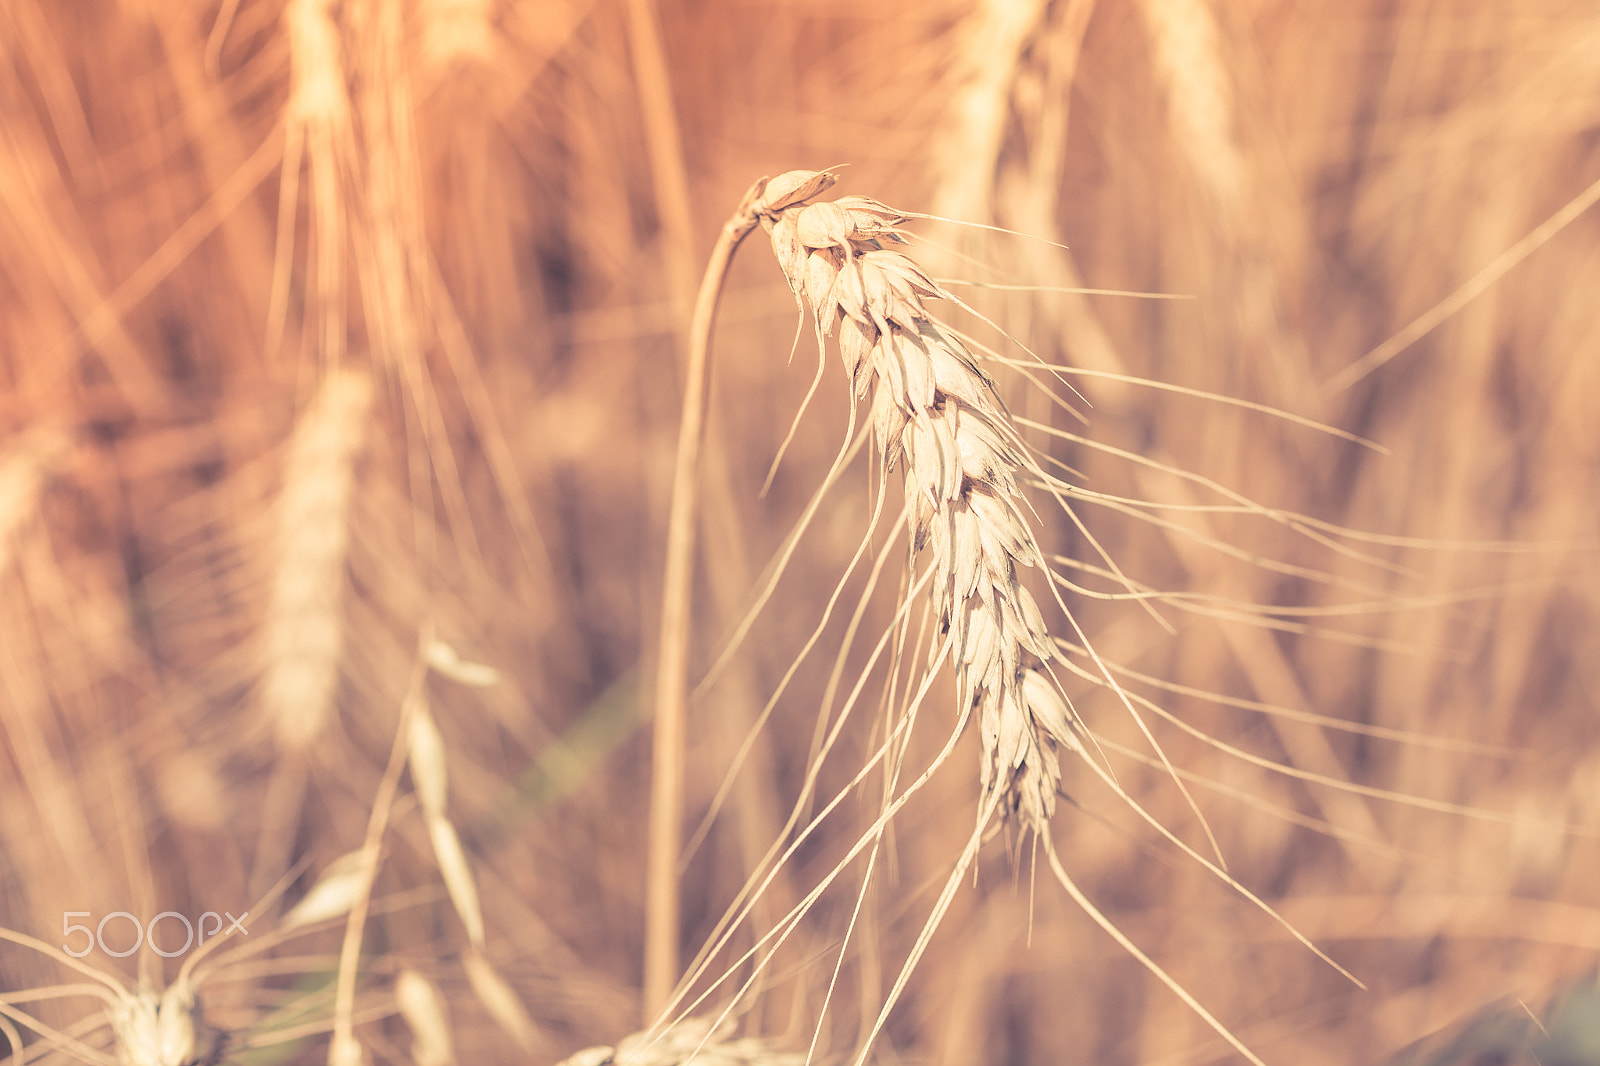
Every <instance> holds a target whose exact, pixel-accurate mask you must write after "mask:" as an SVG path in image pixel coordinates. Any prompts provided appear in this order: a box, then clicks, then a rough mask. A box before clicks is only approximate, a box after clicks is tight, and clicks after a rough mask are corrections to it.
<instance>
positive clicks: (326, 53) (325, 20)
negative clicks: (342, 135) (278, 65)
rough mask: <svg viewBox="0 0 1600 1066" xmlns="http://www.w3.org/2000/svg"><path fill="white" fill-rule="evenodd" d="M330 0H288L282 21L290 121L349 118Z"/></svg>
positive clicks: (338, 122) (340, 122)
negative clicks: (285, 34) (286, 39)
mask: <svg viewBox="0 0 1600 1066" xmlns="http://www.w3.org/2000/svg"><path fill="white" fill-rule="evenodd" d="M332 11H333V0H290V4H289V6H288V7H287V8H286V9H284V13H283V21H284V24H285V26H286V28H287V30H288V35H289V66H290V76H289V110H288V117H289V120H290V121H291V122H297V123H326V124H328V125H329V126H332V127H335V128H340V127H345V126H348V125H349V122H350V97H349V96H348V94H347V93H346V92H345V86H344V65H343V64H342V63H341V62H340V59H339V27H338V26H337V25H336V24H335V23H334V21H333V14H332Z"/></svg>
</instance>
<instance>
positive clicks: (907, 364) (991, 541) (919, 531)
mask: <svg viewBox="0 0 1600 1066" xmlns="http://www.w3.org/2000/svg"><path fill="white" fill-rule="evenodd" d="M832 184H833V177H832V175H829V174H819V173H816V172H812V171H793V172H791V173H788V174H783V175H780V176H779V177H777V178H774V179H772V180H771V181H770V182H768V183H767V185H766V188H765V191H764V195H763V197H762V202H761V203H760V204H759V205H758V206H757V213H758V216H759V218H760V220H761V223H762V225H763V226H764V227H765V228H766V230H767V231H768V233H769V234H770V235H771V237H772V247H773V251H774V252H775V253H776V255H777V257H778V263H779V265H780V266H781V267H782V269H783V273H784V276H785V277H786V278H787V279H788V282H789V287H790V289H791V290H792V291H793V292H794V294H795V299H796V301H800V300H801V299H802V298H803V299H804V301H805V302H806V303H808V304H809V305H810V307H811V310H812V313H813V314H814V316H815V321H816V328H817V331H818V333H819V335H820V336H819V339H825V338H826V337H828V336H832V335H833V334H834V333H837V334H838V345H839V353H840V355H841V356H842V357H843V360H844V364H845V370H846V372H847V373H848V374H849V376H850V403H851V422H852V426H853V425H854V423H855V421H856V417H857V415H858V414H859V408H860V405H861V404H863V403H865V404H867V405H868V416H867V417H868V418H870V420H871V424H872V433H873V440H874V444H875V446H876V448H877V452H878V457H879V462H880V465H881V467H882V470H883V472H884V473H886V474H887V473H890V472H892V471H894V470H895V469H896V468H897V467H903V469H904V476H905V495H906V507H907V510H908V513H909V516H910V519H911V539H912V547H913V550H914V551H923V550H926V551H927V552H928V553H929V555H930V557H931V566H932V572H933V579H932V581H931V582H930V583H929V586H928V587H929V597H930V602H931V606H932V609H933V612H934V615H935V617H936V619H937V620H938V623H939V628H940V631H941V633H948V634H950V638H951V639H950V640H949V641H948V646H949V648H950V649H951V651H950V655H951V657H952V659H953V663H954V666H955V669H956V683H957V692H958V696H959V699H960V701H961V709H962V710H963V711H970V712H971V713H972V714H973V716H974V717H975V718H976V719H977V720H978V724H979V729H980V731H981V734H982V741H983V743H982V749H983V750H982V755H981V762H980V764H979V776H980V782H981V787H982V792H983V802H982V803H981V804H980V809H981V810H988V809H990V806H991V805H990V803H989V800H990V798H991V797H997V798H998V810H999V811H1000V812H1001V815H1002V817H1005V818H1007V819H1012V818H1015V819H1017V820H1019V821H1020V822H1021V824H1022V826H1023V828H1024V829H1027V830H1034V831H1042V830H1043V829H1044V828H1045V826H1046V825H1047V824H1048V822H1049V820H1050V816H1051V814H1053V813H1054V811H1055V801H1056V793H1057V789H1058V786H1059V784H1060V780H1061V767H1060V762H1059V757H1058V755H1057V751H1058V750H1059V749H1061V748H1066V749H1068V750H1070V751H1075V752H1079V753H1082V752H1083V751H1084V747H1083V744H1082V741H1081V739H1080V736H1079V726H1078V723H1077V717H1076V714H1075V713H1074V712H1073V710H1072V708H1071V706H1070V705H1069V703H1068V702H1067V700H1066V698H1065V696H1064V695H1063V694H1062V693H1061V691H1060V689H1059V687H1058V685H1057V684H1056V682H1055V680H1054V679H1053V678H1052V677H1051V676H1050V674H1049V663H1050V662H1051V661H1052V659H1053V658H1054V655H1055V652H1054V647H1053V645H1052V642H1051V638H1050V633H1049V629H1048V627H1047V626H1046V625H1045V622H1044V617H1043V615H1042V614H1041V613H1040V611H1039V607H1038V604H1037V603H1035V601H1034V598H1033V596H1032V595H1031V594H1030V593H1029V592H1028V590H1027V589H1026V588H1025V587H1023V585H1022V583H1021V581H1020V580H1019V577H1018V575H1019V572H1020V571H1021V570H1023V569H1024V568H1026V567H1034V566H1037V567H1039V568H1040V569H1041V570H1042V569H1044V568H1045V565H1046V564H1045V559H1044V556H1043V553H1042V552H1041V550H1040V548H1039V545H1038V542H1037V541H1036V540H1035V539H1034V536H1033V533H1032V530H1031V529H1030V526H1029V522H1028V510H1027V504H1026V502H1025V501H1024V499H1023V497H1022V494H1021V489H1020V485H1019V481H1020V480H1021V479H1023V478H1025V477H1026V476H1027V473H1028V471H1029V470H1030V469H1031V467H1030V465H1029V463H1028V462H1027V460H1026V458H1025V454H1024V453H1025V446H1024V445H1023V443H1022V441H1021V438H1020V437H1019V436H1018V434H1017V431H1016V429H1015V428H1014V427H1013V425H1012V423H1011V419H1010V417H1009V415H1008V414H1007V413H1006V410H1005V407H1004V405H1003V404H1002V403H1001V401H1000V398H999V396H998V395H997V394H996V392H995V388H994V382H993V381H992V380H991V379H990V378H989V376H988V375H987V374H985V373H984V372H983V370H981V369H980V368H979V367H978V365H977V362H976V360H975V359H974V357H973V355H972V353H971V352H969V351H968V350H967V348H966V346H965V345H963V344H962V343H961V341H960V340H959V339H957V337H956V336H955V335H954V334H952V333H951V332H950V331H949V330H947V329H945V328H944V327H943V326H942V325H940V324H939V323H938V322H937V321H936V320H935V319H934V318H933V316H932V315H930V314H929V313H928V310H927V307H926V304H925V301H927V300H929V299H936V298H941V297H943V296H944V295H945V293H944V291H943V289H941V288H940V286H939V285H938V284H937V283H936V282H934V281H933V279H931V278H930V277H928V275H927V274H925V273H923V271H922V269H921V268H920V267H918V266H917V265H916V263H914V262H913V261H912V260H911V259H910V258H909V257H907V256H906V255H904V254H902V253H901V252H899V251H896V250H895V249H894V248H893V247H891V246H893V245H897V244H901V243H904V238H903V237H902V236H901V235H900V233H899V232H898V230H897V229H896V227H897V226H898V225H899V224H900V223H902V222H904V221H906V216H904V215H902V214H900V213H899V212H897V211H895V210H893V209H892V208H889V207H886V206H885V205H883V204H881V203H879V202H878V201H876V200H873V199H870V198H868V197H865V196H845V197H841V198H839V199H838V200H834V201H831V202H821V203H818V202H811V200H812V198H813V197H815V196H816V195H817V194H819V193H821V192H822V191H824V190H825V189H827V188H828V187H829V186H830V185H832ZM937 665H938V664H937V663H932V664H930V668H933V667H936V666H937Z"/></svg>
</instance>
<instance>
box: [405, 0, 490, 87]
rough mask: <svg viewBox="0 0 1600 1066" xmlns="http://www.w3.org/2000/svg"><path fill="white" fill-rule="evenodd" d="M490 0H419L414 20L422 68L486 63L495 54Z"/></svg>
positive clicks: (485, 64) (439, 68)
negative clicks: (418, 30) (415, 21)
mask: <svg viewBox="0 0 1600 1066" xmlns="http://www.w3.org/2000/svg"><path fill="white" fill-rule="evenodd" d="M491 7H492V5H491V3H490V0H421V2H420V3H419V4H418V5H417V22H418V23H419V26H420V30H421V39H422V61H423V64H424V66H425V67H427V68H428V69H430V70H435V71H445V70H448V69H449V68H450V67H452V66H455V65H457V64H478V65H484V66H487V65H488V64H490V63H491V62H493V60H494V57H495V33H494V27H493V26H492V25H491V24H490V22H489V14H490V9H491Z"/></svg>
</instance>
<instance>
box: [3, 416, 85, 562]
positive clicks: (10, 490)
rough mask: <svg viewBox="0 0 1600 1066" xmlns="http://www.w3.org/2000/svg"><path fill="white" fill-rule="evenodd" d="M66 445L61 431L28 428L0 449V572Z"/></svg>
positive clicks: (33, 514)
mask: <svg viewBox="0 0 1600 1066" xmlns="http://www.w3.org/2000/svg"><path fill="white" fill-rule="evenodd" d="M70 445H71V440H70V439H69V438H68V437H66V436H65V435H63V434H60V433H56V432H53V431H48V430H32V431H30V432H27V433H21V434H18V435H16V436H14V437H12V438H11V439H10V440H8V441H7V442H6V444H5V446H4V447H3V448H0V571H4V570H5V569H6V567H7V566H9V565H10V563H11V559H12V557H13V556H14V554H15V551H16V542H17V537H18V536H19V535H20V534H21V532H22V529H23V527H24V526H25V525H26V524H27V523H28V522H29V521H30V520H32V519H33V517H34V516H35V515H37V514H38V510H39V497H40V494H41V493H42V492H43V489H44V485H45V481H46V479H47V478H48V477H49V476H50V474H51V473H52V472H53V470H54V469H55V467H56V466H57V465H58V464H59V463H60V461H61V459H62V457H63V456H64V455H65V453H66V451H67V449H68V448H69V447H70Z"/></svg>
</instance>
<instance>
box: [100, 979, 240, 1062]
mask: <svg viewBox="0 0 1600 1066" xmlns="http://www.w3.org/2000/svg"><path fill="white" fill-rule="evenodd" d="M108 1014H109V1018H110V1022H111V1032H112V1035H113V1037H115V1039H116V1045H117V1061H118V1062H119V1063H121V1066H187V1064H189V1063H193V1062H195V1061H197V1058H209V1057H210V1051H209V1050H208V1049H207V1047H206V1045H207V1043H208V1042H211V1041H214V1039H215V1036H216V1034H213V1033H210V1032H209V1031H208V1030H206V1029H205V1027H204V1026H203V1025H202V1024H201V1022H200V1020H199V1006H198V1000H197V999H196V998H195V993H194V989H193V988H191V987H190V986H189V984H188V982H187V981H183V980H179V981H176V982H174V983H173V984H171V985H169V986H168V987H167V988H166V990H165V991H163V992H156V991H154V990H153V989H150V988H141V989H140V990H139V991H138V992H121V993H120V994H118V996H117V1002H116V1004H115V1005H114V1006H113V1007H111V1008H110V1010H109V1012H108ZM197 1052H199V1053H200V1054H198V1055H197Z"/></svg>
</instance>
